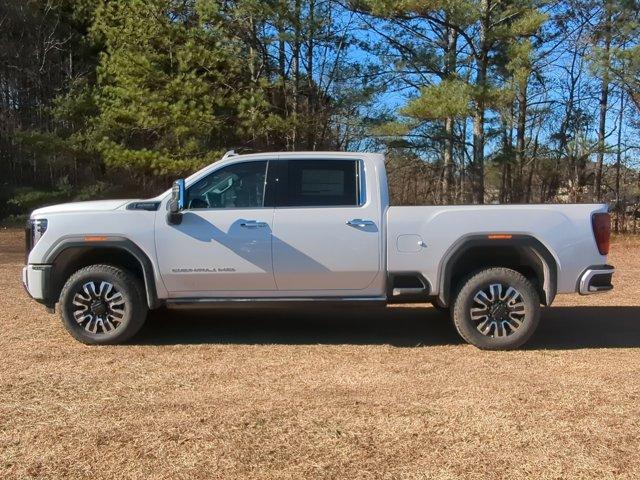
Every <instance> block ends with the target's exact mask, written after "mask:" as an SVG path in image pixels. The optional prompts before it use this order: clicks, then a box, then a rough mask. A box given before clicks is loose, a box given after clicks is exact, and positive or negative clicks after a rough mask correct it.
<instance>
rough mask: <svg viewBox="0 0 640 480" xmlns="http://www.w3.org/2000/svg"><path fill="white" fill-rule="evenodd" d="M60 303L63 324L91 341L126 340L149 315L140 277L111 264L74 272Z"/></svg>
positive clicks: (72, 332)
mask: <svg viewBox="0 0 640 480" xmlns="http://www.w3.org/2000/svg"><path fill="white" fill-rule="evenodd" d="M59 306H60V316H61V317H62V323H63V325H64V327H65V328H66V329H67V331H68V332H69V333H70V334H71V336H73V338H75V339H76V340H78V341H80V342H82V343H85V344H88V345H113V344H118V343H123V342H126V341H127V340H129V339H130V338H131V337H133V336H134V335H135V334H136V333H138V331H139V330H140V329H141V328H142V326H143V325H144V322H145V320H146V317H147V304H146V298H145V295H144V293H143V288H142V285H141V284H140V282H139V281H138V279H137V278H136V277H135V276H134V275H133V274H132V273H131V272H129V271H127V270H123V269H121V268H118V267H114V266H111V265H90V266H88V267H84V268H82V269H80V270H78V271H77V272H75V273H74V274H73V275H71V277H69V279H68V280H67V282H66V283H65V284H64V287H63V288H62V292H61V293H60V305H59Z"/></svg>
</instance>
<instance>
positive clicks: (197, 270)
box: [171, 267, 236, 273]
mask: <svg viewBox="0 0 640 480" xmlns="http://www.w3.org/2000/svg"><path fill="white" fill-rule="evenodd" d="M235 271H236V269H235V268H233V267H218V268H216V267H211V268H209V267H198V268H172V269H171V272H172V273H228V272H235Z"/></svg>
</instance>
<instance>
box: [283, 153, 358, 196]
mask: <svg viewBox="0 0 640 480" xmlns="http://www.w3.org/2000/svg"><path fill="white" fill-rule="evenodd" d="M287 163H288V165H287V168H286V181H285V182H284V184H285V186H284V192H283V193H284V194H281V195H279V197H280V201H279V202H278V204H279V205H280V206H288V207H314V206H315V207H324V206H357V205H358V204H359V201H358V161H357V160H291V161H289V162H287Z"/></svg>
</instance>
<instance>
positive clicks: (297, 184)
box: [273, 158, 382, 296]
mask: <svg viewBox="0 0 640 480" xmlns="http://www.w3.org/2000/svg"><path fill="white" fill-rule="evenodd" d="M276 175H277V177H278V178H277V184H278V188H277V194H276V208H275V212H274V220H273V265H274V275H275V279H276V284H277V287H278V290H280V291H283V290H284V291H288V292H295V291H300V292H305V294H306V295H320V296H325V295H328V296H344V295H365V294H367V292H365V291H366V290H367V289H370V290H371V289H372V285H373V284H374V283H375V280H376V277H378V275H379V273H380V269H381V266H380V264H381V255H380V250H381V231H380V228H381V220H382V219H381V218H380V217H381V213H380V212H381V208H380V205H379V203H378V201H377V196H376V195H375V193H373V192H372V193H373V194H372V195H370V199H367V196H366V194H365V191H364V190H365V185H366V182H365V172H364V168H363V162H362V161H360V160H355V159H353V160H352V159H330V158H327V159H324V158H313V159H304V158H300V159H291V160H280V161H278V169H277V174H276ZM370 175H373V173H372V172H370ZM378 283H379V282H378ZM376 289H377V290H379V286H378V287H376ZM310 291H313V293H311V292H310Z"/></svg>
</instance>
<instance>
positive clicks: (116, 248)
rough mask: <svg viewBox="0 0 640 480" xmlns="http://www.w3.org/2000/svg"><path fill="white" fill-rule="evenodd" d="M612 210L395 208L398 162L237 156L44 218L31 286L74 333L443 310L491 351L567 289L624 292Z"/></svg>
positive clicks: (30, 257) (112, 337) (87, 338)
mask: <svg viewBox="0 0 640 480" xmlns="http://www.w3.org/2000/svg"><path fill="white" fill-rule="evenodd" d="M609 237H610V218H609V214H608V213H607V208H606V206H605V205H487V206H470V205H467V206H444V207H441V206H433V207H391V206H389V195H388V190H387V176H386V172H385V166H384V157H383V156H382V155H379V154H370V153H333V152H309V153H302V152H295V153H294V152H291V153H261V154H251V155H236V154H234V153H233V152H229V153H228V154H227V155H225V156H224V157H223V159H222V160H221V161H219V162H216V163H215V164H213V165H210V166H208V167H206V168H204V169H202V170H200V171H199V172H197V173H195V174H193V175H192V176H190V177H189V178H187V179H186V180H182V179H181V180H177V181H176V182H175V183H174V186H173V188H172V189H171V190H168V191H166V192H164V193H163V194H161V195H159V196H157V197H155V198H151V199H148V200H108V201H94V202H81V203H67V204H62V205H55V206H50V207H45V208H40V209H37V210H35V211H34V212H33V213H32V214H31V217H30V220H29V222H28V225H27V230H26V242H27V264H26V266H25V267H24V270H23V283H24V285H25V287H26V289H27V291H28V292H29V294H30V295H31V296H32V297H33V298H34V299H35V300H37V301H38V302H40V303H43V304H44V305H45V306H46V307H48V309H49V311H51V312H53V310H54V308H55V305H56V303H57V304H58V308H59V311H60V313H61V316H62V321H63V323H64V325H65V327H66V328H67V330H68V331H69V333H70V334H71V335H73V337H75V338H76V339H77V340H79V341H81V342H84V343H89V344H107V343H109V344H111V343H120V342H123V341H125V340H127V339H129V338H130V337H131V336H133V335H134V334H135V333H136V332H137V331H138V330H139V329H140V327H141V326H142V325H143V323H144V321H145V318H146V314H147V310H148V309H154V308H158V307H160V306H167V307H180V306H183V307H186V306H199V307H213V306H225V305H226V306H229V305H232V304H233V305H238V304H242V305H251V306H254V305H255V306H258V305H265V304H269V305H296V304H297V305H308V304H309V303H313V302H322V303H332V302H333V303H334V304H339V305H348V304H358V305H365V304H366V305H374V304H375V305H386V304H389V303H402V302H431V303H433V304H434V305H435V306H436V307H438V309H439V310H441V311H443V312H449V313H450V315H451V317H452V319H453V322H454V324H455V327H456V329H457V330H458V332H459V333H460V335H461V336H462V338H463V339H464V340H466V341H467V342H469V343H472V344H473V345H476V346H477V347H479V348H485V349H511V348H517V347H518V346H520V345H522V344H523V343H524V342H526V341H527V339H529V337H530V336H531V335H532V334H533V332H534V331H535V329H536V326H537V325H538V321H539V317H540V305H551V303H552V302H553V299H554V297H555V296H556V293H575V292H577V293H581V294H591V293H597V292H604V291H607V290H610V289H612V288H613V287H612V285H611V277H612V274H613V272H614V268H613V267H612V266H609V265H607V264H606V255H607V253H608V250H609Z"/></svg>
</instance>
